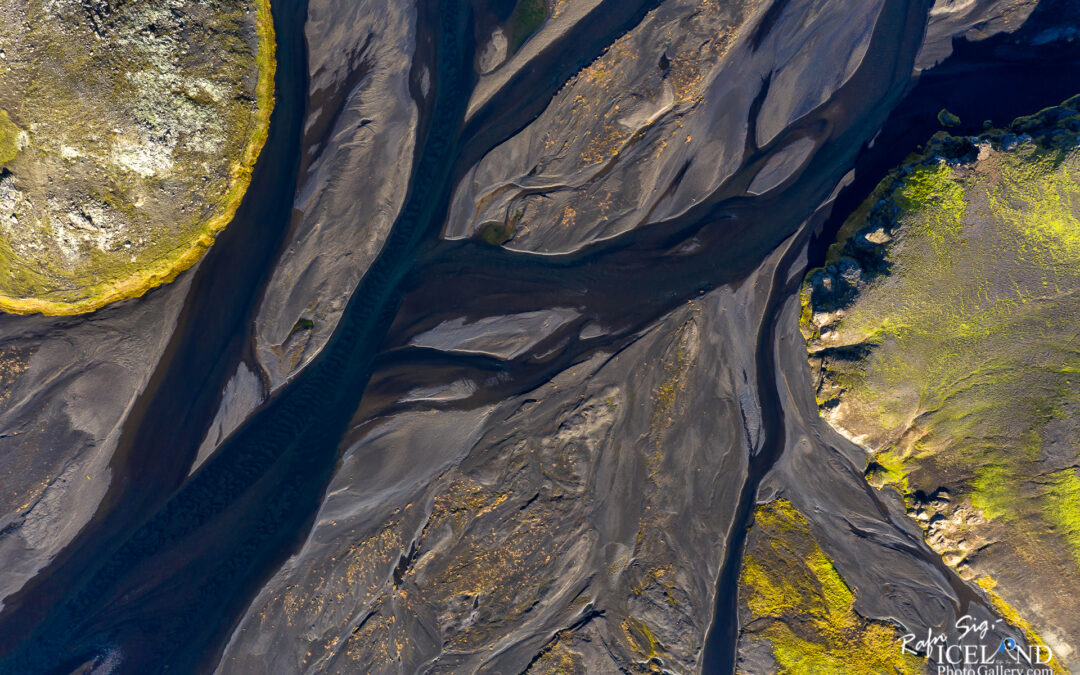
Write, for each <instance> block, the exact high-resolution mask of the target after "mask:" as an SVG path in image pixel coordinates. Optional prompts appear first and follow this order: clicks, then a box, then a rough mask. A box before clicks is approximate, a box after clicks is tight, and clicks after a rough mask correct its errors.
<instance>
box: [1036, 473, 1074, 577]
mask: <svg viewBox="0 0 1080 675" xmlns="http://www.w3.org/2000/svg"><path fill="white" fill-rule="evenodd" d="M1050 477H1051V479H1052V481H1053V482H1052V483H1051V484H1050V486H1049V490H1048V491H1047V494H1046V499H1045V500H1044V502H1043V509H1044V514H1045V516H1046V519H1047V520H1049V521H1050V522H1051V523H1052V524H1053V525H1054V527H1055V528H1056V529H1057V532H1058V534H1059V535H1060V536H1062V537H1064V538H1065V540H1066V541H1067V542H1068V543H1069V547H1070V549H1071V550H1072V554H1073V557H1074V558H1075V559H1076V563H1077V565H1080V477H1078V476H1077V475H1076V469H1065V470H1064V471H1059V472H1057V473H1055V474H1052V475H1051V476H1050Z"/></svg>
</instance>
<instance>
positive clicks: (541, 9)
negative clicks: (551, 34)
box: [509, 0, 548, 52]
mask: <svg viewBox="0 0 1080 675" xmlns="http://www.w3.org/2000/svg"><path fill="white" fill-rule="evenodd" d="M547 17H548V3H547V0H518V3H517V5H515V6H514V12H513V13H512V14H511V15H510V21H509V28H510V51H511V52H516V51H517V50H518V49H519V48H520V47H521V45H522V44H524V43H525V41H526V40H528V39H529V37H530V36H532V34H533V33H535V32H536V31H537V30H538V29H539V28H540V26H541V25H543V23H544V20H545V19H547Z"/></svg>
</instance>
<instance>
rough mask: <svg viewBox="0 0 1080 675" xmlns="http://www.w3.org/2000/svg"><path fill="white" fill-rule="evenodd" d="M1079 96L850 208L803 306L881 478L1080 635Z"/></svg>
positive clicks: (957, 142)
mask: <svg viewBox="0 0 1080 675" xmlns="http://www.w3.org/2000/svg"><path fill="white" fill-rule="evenodd" d="M1074 106H1076V102H1075V101H1070V102H1068V103H1067V104H1066V105H1065V106H1062V107H1059V108H1055V109H1050V110H1048V111H1044V112H1043V113H1042V114H1041V115H1040V116H1033V117H1032V118H1024V119H1021V120H1017V122H1015V123H1014V124H1013V126H1012V127H1011V129H1010V130H1011V131H1012V132H1014V133H1006V132H1002V131H994V132H989V133H988V134H987V135H986V136H984V137H982V138H981V139H975V140H974V141H973V140H972V139H955V138H951V137H948V136H946V135H944V134H941V135H939V136H938V137H936V140H935V141H934V142H933V143H931V144H930V146H929V147H928V149H927V152H926V153H925V154H924V155H922V156H920V157H915V158H913V159H912V161H911V162H910V163H909V164H908V165H907V166H905V167H904V168H902V169H900V170H898V171H897V172H894V174H893V175H891V176H890V177H889V178H888V179H887V180H886V181H885V182H884V183H883V184H882V186H880V187H879V189H878V191H877V192H876V193H875V195H874V197H873V199H874V200H876V201H875V202H871V204H870V205H867V206H865V207H864V208H863V209H861V210H860V212H859V213H857V214H856V216H855V217H856V218H857V220H856V221H855V222H850V223H848V224H847V226H846V227H845V232H844V234H845V236H846V238H845V239H844V240H843V241H841V242H840V243H839V244H838V245H837V246H836V247H834V249H833V250H832V252H831V255H830V260H829V264H828V265H827V266H826V268H824V269H821V270H816V271H814V272H812V273H811V274H810V275H809V277H808V284H807V287H806V289H805V290H804V302H805V304H806V307H805V309H804V311H803V315H802V324H803V325H802V327H803V332H804V335H805V336H806V337H807V341H808V347H809V350H810V354H811V364H812V368H813V370H814V373H815V375H816V376H817V378H818V400H819V404H820V405H821V409H822V414H823V415H824V416H825V417H826V419H828V420H829V421H830V422H831V423H832V424H833V425H834V426H836V427H837V428H838V429H840V430H841V431H843V432H844V433H845V434H847V435H848V436H849V437H851V438H854V439H855V440H857V441H859V442H860V443H862V444H863V445H864V446H866V447H867V448H868V449H869V450H871V451H873V452H875V453H876V455H875V458H874V459H875V462H873V463H872V464H871V466H870V470H869V471H868V476H869V477H870V478H871V479H872V482H874V483H875V484H878V485H881V484H891V485H893V486H894V487H895V488H896V489H897V490H898V491H900V492H901V494H903V495H904V496H905V498H906V500H907V503H908V506H909V508H910V509H911V511H912V514H913V515H918V516H919V517H920V520H921V522H922V524H923V525H924V527H926V528H927V533H928V539H929V540H930V542H931V545H932V546H934V547H935V548H936V549H937V550H938V551H939V552H942V553H943V554H945V559H946V561H947V562H949V563H950V564H952V565H955V566H957V568H958V569H959V570H960V571H961V573H962V574H964V575H965V576H966V577H968V578H975V577H981V576H983V575H992V576H994V577H995V578H998V577H999V575H1002V574H1004V575H1006V576H1009V575H1015V577H1014V578H1013V579H999V580H1000V581H1002V584H1001V586H1000V587H999V590H1000V591H1001V592H1002V595H1003V596H1004V597H1006V598H1007V599H1008V600H1009V601H1010V602H1014V603H1020V604H1021V605H1024V606H1021V607H1019V609H1020V610H1021V612H1022V613H1024V612H1027V613H1028V615H1027V616H1028V618H1029V619H1030V620H1032V623H1034V624H1035V625H1036V626H1037V627H1042V628H1047V629H1052V630H1053V631H1054V632H1055V633H1056V634H1057V635H1058V636H1059V637H1060V638H1061V639H1063V640H1064V641H1066V642H1069V643H1072V644H1076V641H1077V638H1078V637H1080V622H1077V620H1076V619H1075V618H1074V617H1073V616H1072V614H1075V613H1074V612H1072V613H1069V614H1066V613H1065V608H1064V606H1061V607H1058V606H1057V604H1059V603H1060V602H1061V597H1067V594H1069V593H1071V592H1072V593H1075V592H1080V574H1078V572H1080V476H1078V474H1077V466H1078V442H1080V418H1078V415H1077V413H1078V412H1080V219H1078V215H1080V149H1078V147H1077V135H1076V132H1077V130H1080V115H1078V114H1077V112H1076V108H1075V107H1074ZM1018 132H1027V133H1030V134H1031V135H1032V136H1033V138H1032V137H1029V136H1025V135H1024V134H1022V133H1018ZM939 494H940V495H944V496H943V497H941V498H938V497H933V495H939ZM928 496H929V497H928ZM972 507H974V509H972ZM935 521H936V522H935ZM1021 577H1022V578H1021ZM1063 594H1064V595H1063ZM1032 612H1034V613H1035V615H1034V616H1032V615H1031V614H1030V613H1032Z"/></svg>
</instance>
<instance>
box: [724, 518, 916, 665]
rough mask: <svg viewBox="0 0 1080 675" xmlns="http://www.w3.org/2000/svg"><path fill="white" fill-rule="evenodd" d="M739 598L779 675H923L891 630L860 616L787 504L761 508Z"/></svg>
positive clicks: (748, 625) (751, 631)
mask: <svg viewBox="0 0 1080 675" xmlns="http://www.w3.org/2000/svg"><path fill="white" fill-rule="evenodd" d="M739 597H740V601H741V603H742V604H743V608H744V611H745V610H748V611H749V613H750V620H749V621H743V625H744V626H746V629H745V630H744V634H743V637H744V639H745V638H746V636H747V634H752V635H753V636H754V638H756V639H761V638H764V639H765V640H768V642H769V643H771V645H772V651H773V658H775V659H776V662H777V664H778V666H779V671H778V672H781V673H851V674H852V675H860V674H870V673H888V674H889V675H893V674H895V673H919V672H922V670H923V665H924V663H923V661H922V660H921V659H919V658H917V657H914V656H912V655H902V654H901V653H900V649H899V648H898V644H899V643H898V641H897V637H898V631H897V630H896V628H895V627H894V626H891V625H889V624H886V623H882V622H877V621H867V620H866V619H864V618H862V617H861V616H859V615H858V614H856V613H855V610H854V604H855V595H854V594H853V593H852V591H851V589H850V588H848V586H847V584H845V583H844V580H843V579H842V578H841V577H840V575H839V574H838V573H837V571H836V568H835V567H833V564H832V561H831V560H829V557H828V556H827V555H826V554H825V552H824V551H822V550H821V547H820V546H818V543H817V541H816V540H815V539H814V536H813V534H812V533H811V532H810V528H809V526H808V524H807V522H806V519H805V518H804V517H803V516H802V514H801V513H799V512H798V511H797V510H796V509H795V507H793V506H792V505H791V503H790V502H788V501H787V500H785V499H778V500H775V501H773V502H771V503H769V504H766V505H764V506H761V507H758V509H757V511H756V513H755V516H754V528H753V530H752V531H751V533H750V535H749V540H748V545H747V552H746V557H745V559H744V561H743V572H742V577H741V578H740V583H739Z"/></svg>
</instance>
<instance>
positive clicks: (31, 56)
mask: <svg viewBox="0 0 1080 675" xmlns="http://www.w3.org/2000/svg"><path fill="white" fill-rule="evenodd" d="M0 48H2V49H3V51H4V56H5V58H4V61H3V64H2V66H0V110H3V111H4V112H3V113H0V165H2V166H3V167H4V171H3V174H2V175H0V309H2V310H5V311H9V312H45V313H50V314H71V313H78V312H85V311H91V310H94V309H97V308H99V307H101V306H103V305H104V304H107V303H108V302H112V301H115V300H119V299H123V298H128V297H133V296H137V295H141V294H142V293H144V292H145V291H146V290H147V289H149V288H151V287H153V286H156V285H158V284H161V283H165V282H167V281H170V280H171V279H173V278H174V277H175V276H176V275H177V274H178V273H179V272H180V271H182V270H184V269H186V268H187V267H190V266H191V265H193V264H194V263H195V262H196V261H197V260H198V259H199V258H200V257H201V255H202V254H203V252H205V250H206V249H207V248H208V247H209V246H210V245H211V244H212V243H213V239H214V235H215V234H216V233H217V232H218V231H219V230H220V229H221V228H223V227H224V226H225V225H226V224H227V223H228V222H229V220H231V218H232V215H233V214H234V213H235V211H236V208H237V206H238V205H239V201H240V198H241V197H242V195H243V193H244V192H245V190H246V189H247V185H248V183H249V181H250V173H251V169H252V167H253V165H254V163H255V160H256V158H257V157H258V154H259V151H260V149H261V147H262V144H263V143H264V141H265V139H266V134H267V130H268V127H269V116H270V109H271V107H272V103H273V70H274V59H273V51H274V39H273V25H272V20H271V17H270V9H269V1H268V0H212V1H211V2H196V1H194V0H167V1H166V2H160V3H146V2H124V3H102V2H96V1H94V0H49V1H45V0H4V1H3V2H0Z"/></svg>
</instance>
